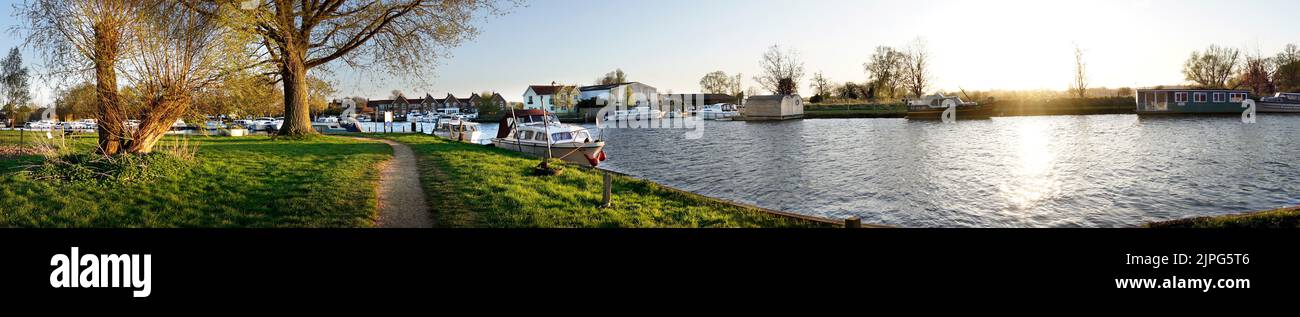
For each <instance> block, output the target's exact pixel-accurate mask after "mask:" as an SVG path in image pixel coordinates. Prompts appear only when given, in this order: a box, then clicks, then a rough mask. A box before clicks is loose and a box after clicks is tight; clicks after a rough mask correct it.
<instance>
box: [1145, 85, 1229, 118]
mask: <svg viewBox="0 0 1300 317" xmlns="http://www.w3.org/2000/svg"><path fill="white" fill-rule="evenodd" d="M1135 98H1137V112H1138V113H1148V114H1156V113H1240V112H1241V111H1242V110H1241V109H1242V108H1241V103H1242V101H1245V100H1246V99H1249V98H1250V92H1249V91H1246V90H1231V89H1178V88H1170V89H1165V88H1161V89H1138V90H1137V94H1136V97H1135Z"/></svg>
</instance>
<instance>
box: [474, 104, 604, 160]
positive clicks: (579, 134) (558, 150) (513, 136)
mask: <svg viewBox="0 0 1300 317" xmlns="http://www.w3.org/2000/svg"><path fill="white" fill-rule="evenodd" d="M548 144H549V145H550V148H549V155H550V157H551V158H558V159H562V160H565V161H569V162H573V163H577V164H584V165H588V166H593V167H594V166H597V165H600V162H601V161H604V160H605V151H604V149H605V142H604V141H602V140H598V139H597V138H596V136H594V135H592V134H591V132H590V131H587V129H586V128H583V127H581V126H575V125H570V124H563V123H559V120H557V119H556V118H555V117H554V116H553V115H551V114H548V113H546V112H545V111H544V110H541V109H528V110H516V111H515V113H514V114H513V115H511V116H506V117H504V118H501V123H500V127H499V128H498V129H497V136H496V138H493V139H492V145H493V146H495V147H498V148H502V149H507V150H514V151H519V152H524V153H528V154H532V155H536V156H541V157H546V156H547V155H548V153H547V152H548V149H547V145H548Z"/></svg>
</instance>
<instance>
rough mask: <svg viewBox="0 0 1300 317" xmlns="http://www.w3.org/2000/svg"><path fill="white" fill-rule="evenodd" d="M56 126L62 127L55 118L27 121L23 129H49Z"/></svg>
mask: <svg viewBox="0 0 1300 317" xmlns="http://www.w3.org/2000/svg"><path fill="white" fill-rule="evenodd" d="M56 128H61V127H60V125H59V123H58V122H55V121H53V120H41V121H32V122H27V123H26V124H24V125H23V129H27V130H49V129H56Z"/></svg>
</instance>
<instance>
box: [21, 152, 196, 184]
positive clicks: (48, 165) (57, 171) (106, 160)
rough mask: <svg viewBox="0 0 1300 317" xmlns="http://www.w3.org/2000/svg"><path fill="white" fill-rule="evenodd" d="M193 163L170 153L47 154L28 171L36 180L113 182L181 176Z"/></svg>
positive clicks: (142, 180) (131, 181)
mask: <svg viewBox="0 0 1300 317" xmlns="http://www.w3.org/2000/svg"><path fill="white" fill-rule="evenodd" d="M192 166H193V164H192V160H190V159H186V158H184V157H181V156H179V155H176V154H172V153H167V152H155V153H150V154H143V155H118V156H103V155H98V154H85V153H79V154H64V155H54V156H50V157H47V158H46V159H45V161H44V162H42V163H41V164H40V165H36V166H32V167H31V168H30V169H29V170H28V172H29V173H31V175H32V177H33V178H36V179H53V180H60V181H66V182H74V183H101V184H109V183H133V182H144V181H149V180H153V179H158V178H162V177H168V176H173V175H178V174H181V173H183V172H185V171H186V170H188V169H189V168H190V167H192Z"/></svg>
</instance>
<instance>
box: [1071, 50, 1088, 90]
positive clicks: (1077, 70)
mask: <svg viewBox="0 0 1300 317" xmlns="http://www.w3.org/2000/svg"><path fill="white" fill-rule="evenodd" d="M1070 93H1071V94H1074V96H1075V97H1076V98H1087V97H1088V74H1087V65H1086V64H1084V63H1083V48H1080V47H1079V44H1075V45H1074V82H1072V83H1070Z"/></svg>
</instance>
